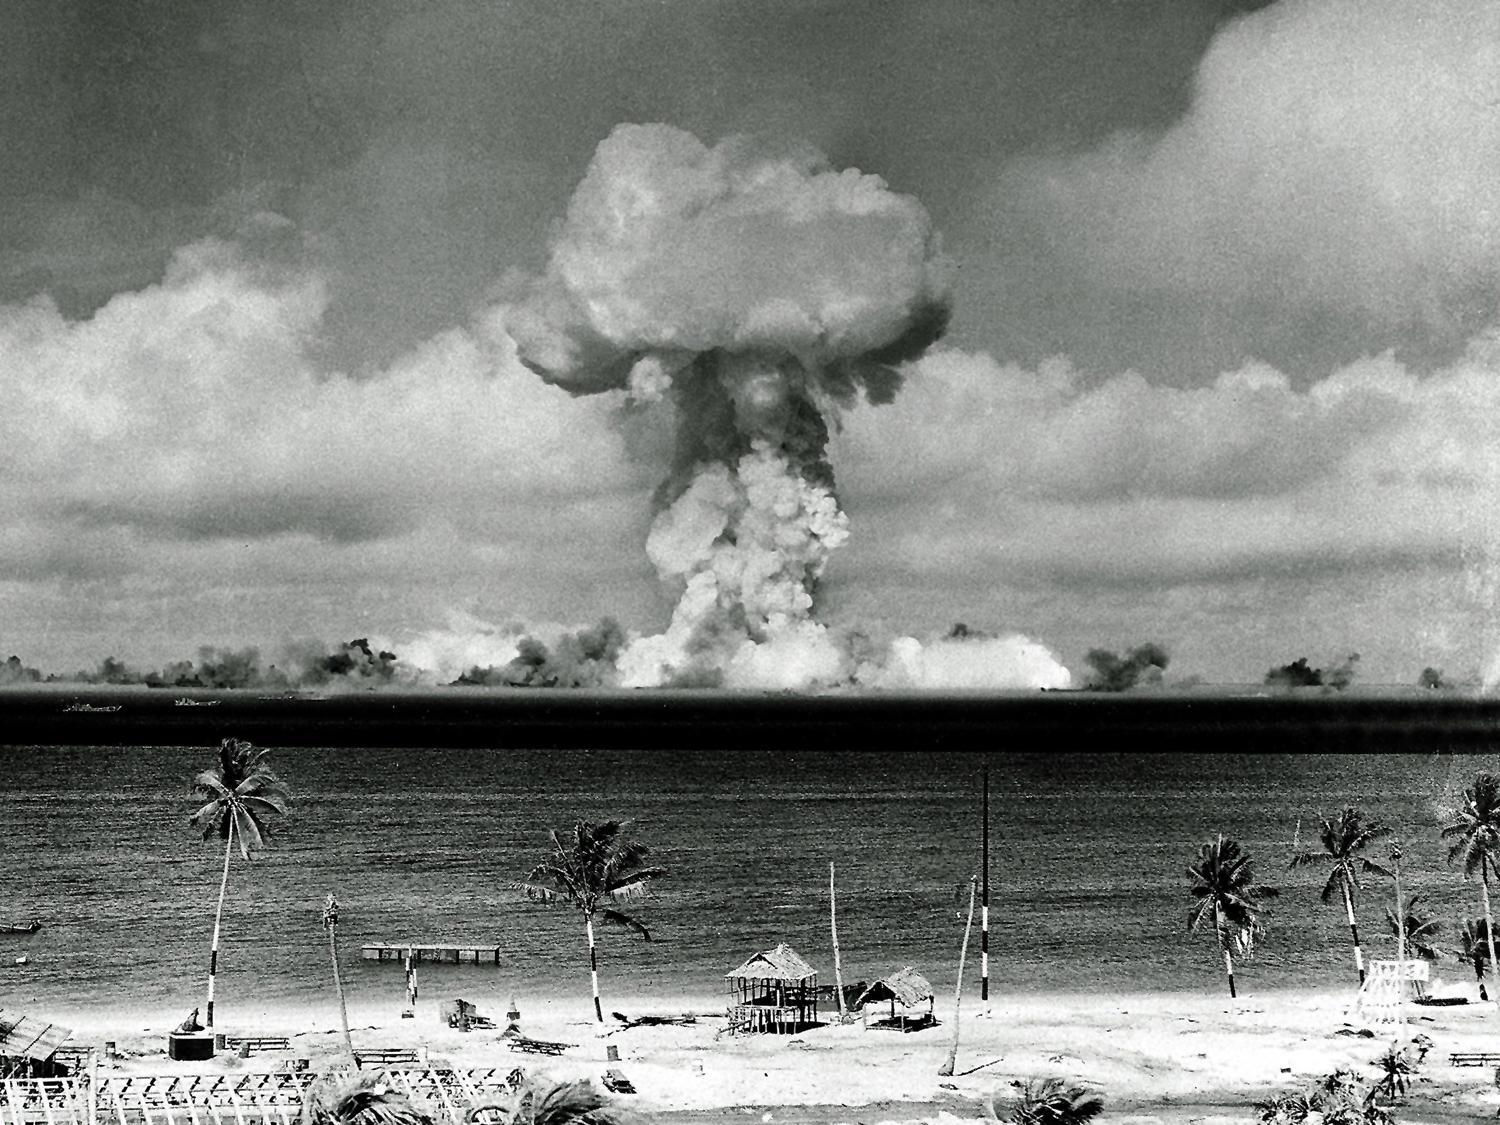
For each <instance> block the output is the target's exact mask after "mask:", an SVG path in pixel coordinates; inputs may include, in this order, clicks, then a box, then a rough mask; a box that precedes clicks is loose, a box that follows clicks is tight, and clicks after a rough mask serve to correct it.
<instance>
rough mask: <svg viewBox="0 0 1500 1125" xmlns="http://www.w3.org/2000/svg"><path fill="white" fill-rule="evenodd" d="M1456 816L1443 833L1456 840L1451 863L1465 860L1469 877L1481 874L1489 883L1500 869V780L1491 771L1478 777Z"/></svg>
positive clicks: (1466, 873)
mask: <svg viewBox="0 0 1500 1125" xmlns="http://www.w3.org/2000/svg"><path fill="white" fill-rule="evenodd" d="M1453 817H1454V819H1453V821H1452V823H1450V824H1447V825H1445V826H1444V827H1443V830H1442V833H1441V836H1442V838H1443V839H1444V840H1451V841H1452V843H1451V844H1450V845H1449V847H1448V862H1449V863H1450V864H1452V863H1458V862H1461V863H1462V865H1463V870H1464V874H1465V875H1466V876H1469V877H1470V878H1472V877H1473V876H1474V875H1476V874H1477V875H1478V876H1479V877H1480V878H1481V879H1483V880H1485V881H1486V882H1488V880H1489V877H1490V875H1491V874H1492V873H1497V872H1500V779H1496V778H1495V776H1494V775H1493V774H1488V773H1482V774H1480V775H1479V776H1478V777H1476V778H1475V779H1474V787H1473V788H1472V789H1469V790H1466V791H1465V792H1464V803H1463V805H1462V806H1461V807H1460V808H1459V809H1457V810H1456V811H1455V812H1454V814H1453Z"/></svg>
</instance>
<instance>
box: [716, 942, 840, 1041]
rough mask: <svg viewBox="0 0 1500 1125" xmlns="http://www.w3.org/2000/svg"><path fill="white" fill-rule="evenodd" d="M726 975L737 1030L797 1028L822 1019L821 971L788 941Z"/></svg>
mask: <svg viewBox="0 0 1500 1125" xmlns="http://www.w3.org/2000/svg"><path fill="white" fill-rule="evenodd" d="M724 977H725V979H726V980H728V981H729V1026H730V1028H731V1029H732V1030H734V1031H773V1032H782V1033H787V1032H797V1031H801V1030H803V1029H804V1028H807V1027H812V1026H814V1025H816V1024H817V1022H818V971H817V970H816V969H814V968H813V967H812V966H811V965H809V964H808V963H807V962H806V961H804V960H802V958H801V957H799V956H797V951H796V950H794V949H793V948H792V947H791V946H789V945H787V944H786V943H784V942H783V943H782V944H781V945H778V946H777V947H776V948H775V949H769V950H767V951H765V952H764V953H757V954H756V955H755V956H754V957H751V958H750V959H749V960H748V961H746V962H745V963H744V964H743V965H741V966H740V967H739V968H738V969H733V970H731V971H730V972H727V973H725V974H724Z"/></svg>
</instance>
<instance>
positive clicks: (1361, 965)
mask: <svg viewBox="0 0 1500 1125" xmlns="http://www.w3.org/2000/svg"><path fill="white" fill-rule="evenodd" d="M1344 912H1345V913H1346V914H1347V915H1348V916H1349V933H1350V935H1351V936H1352V937H1353V938H1354V967H1355V968H1356V969H1358V970H1359V983H1360V986H1361V987H1363V986H1364V983H1365V954H1364V951H1363V950H1362V949H1360V947H1359V924H1358V923H1357V922H1355V920H1354V899H1353V898H1351V897H1350V896H1349V884H1348V883H1347V882H1346V883H1345V884H1344Z"/></svg>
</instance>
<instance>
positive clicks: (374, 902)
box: [0, 747, 1500, 1012]
mask: <svg viewBox="0 0 1500 1125" xmlns="http://www.w3.org/2000/svg"><path fill="white" fill-rule="evenodd" d="M269 760H270V761H271V762H272V763H273V764H274V765H275V767H276V768H277V770H278V772H280V773H281V775H282V776H283V777H284V779H285V780H286V781H287V783H288V784H289V786H290V787H291V789H292V792H293V794H294V806H293V816H292V817H291V818H290V820H289V822H288V823H286V824H285V825H284V826H282V827H281V828H280V830H279V831H277V832H276V835H275V838H274V840H273V843H272V846H271V847H270V848H269V849H268V850H267V851H266V852H264V853H263V854H262V855H261V856H260V857H259V858H257V859H256V860H254V861H253V862H251V863H245V862H243V861H242V860H240V858H239V857H238V855H237V854H236V857H235V860H234V863H233V866H232V869H231V873H230V886H229V898H228V901H227V904H226V907H225V912H224V937H223V941H222V953H221V965H220V977H219V997H220V1004H221V1007H223V1008H224V1009H225V1010H226V1011H227V1010H228V1009H230V1008H232V1007H233V1006H234V1005H235V1004H237V1003H244V1002H245V1001H246V1000H247V999H248V998H251V997H253V998H254V999H255V1000H256V1002H257V1003H272V1004H274V1003H280V1002H307V1001H309V1000H316V999H317V998H319V997H321V996H322V995H323V994H324V993H325V992H327V991H328V990H329V984H328V981H329V971H328V966H329V962H328V946H327V938H326V934H325V931H324V930H323V928H322V926H321V923H320V916H321V909H322V902H323V897H324V895H325V894H326V893H327V892H328V891H334V892H335V893H336V894H337V896H338V899H339V903H340V907H341V925H340V928H339V937H340V942H341V945H342V954H343V956H342V958H341V959H342V962H343V969H344V972H345V975H346V979H347V981H348V982H349V985H350V987H351V989H352V990H353V991H354V992H355V993H356V994H358V995H360V996H362V997H363V998H364V999H377V998H380V997H387V996H388V997H390V998H391V1001H392V1003H397V1002H399V998H400V996H401V993H402V987H403V979H402V973H401V968H400V966H399V965H397V964H394V963H380V964H377V963H372V962H364V961H362V960H360V958H359V946H360V944H361V943H362V942H364V941H382V940H384V941H416V942H440V941H453V942H474V943H484V944H495V945H499V946H500V948H501V950H502V963H501V965H500V966H498V967H496V966H483V967H477V968H476V967H458V966H437V965H434V966H426V965H424V966H423V967H422V970H421V983H422V987H423V995H424V998H427V997H434V996H459V995H465V994H466V993H467V994H473V993H475V992H478V991H482V992H484V993H491V992H498V993H501V994H508V993H514V994H515V995H517V996H518V997H521V998H524V997H526V996H527V995H528V994H532V995H536V994H550V993H574V992H576V993H577V994H579V996H581V997H582V996H586V995H587V989H588V980H587V953H586V949H585V946H584V939H583V933H582V925H581V923H580V922H579V919H578V915H577V914H576V912H574V911H572V910H571V909H570V908H567V907H564V906H561V905H559V906H553V907H546V906H542V905H537V904H532V903H528V902H525V901H524V900H522V899H521V897H520V896H519V895H518V894H516V893H515V892H514V891H512V890H509V889H508V888H507V884H508V883H510V882H512V881H514V880H516V879H518V878H520V877H521V876H522V875H523V874H524V873H525V871H526V870H527V868H528V866H529V865H530V864H531V863H533V862H535V861H536V860H537V859H539V858H541V856H542V855H543V854H544V853H545V851H546V850H547V847H548V843H549V842H548V838H547V830H548V829H549V828H559V829H566V828H567V827H568V826H569V825H570V824H571V823H572V822H573V821H574V820H575V819H576V818H579V817H583V818H588V819H595V820H597V819H604V818H608V817H620V818H629V819H631V820H632V821H633V822H634V830H635V834H636V835H637V836H638V837H639V838H640V839H641V840H643V841H644V842H646V843H648V844H649V845H650V846H651V847H652V850H653V859H654V860H655V861H657V862H660V863H662V864H664V865H665V866H667V867H668V868H669V869H670V871H671V874H670V876H669V877H668V878H666V879H663V880H662V881H660V883H659V884H657V887H658V889H657V891H656V893H655V894H654V895H653V896H652V898H651V899H650V900H648V901H647V902H646V903H645V904H643V905H642V906H641V907H640V908H639V914H640V916H641V917H642V918H643V919H644V920H646V921H647V922H648V924H649V925H650V926H651V929H652V932H653V937H654V939H655V940H653V941H652V942H650V943H645V942H642V941H640V940H639V939H637V938H634V937H632V936H630V935H628V934H626V933H625V932H623V931H620V930H612V929H609V928H604V929H601V933H600V940H601V948H600V964H601V982H602V988H603V991H604V1000H605V1006H606V1010H609V1009H610V1008H611V1007H614V1008H617V1009H623V1010H630V1007H631V1004H632V1002H633V1003H634V1004H635V1005H636V1006H637V1009H638V1006H639V1004H640V1003H642V1002H643V1001H644V999H645V998H648V997H651V996H653V995H654V996H664V997H665V996H684V995H685V996H698V997H714V996H718V995H720V994H721V993H722V990H723V987H724V982H723V975H724V973H725V972H726V971H727V970H729V969H730V968H732V967H734V966H735V965H737V964H739V963H740V962H741V961H742V960H743V959H744V958H745V957H746V956H748V955H749V954H750V953H752V952H754V951H756V950H759V949H765V948H769V947H770V946H773V945H775V944H776V943H777V942H779V941H786V942H789V943H790V944H791V945H792V946H793V947H795V948H796V949H797V950H798V952H799V953H801V954H802V955H803V956H804V957H805V958H806V959H807V960H808V961H809V962H810V963H812V964H813V965H814V967H816V968H817V969H818V970H819V972H820V979H821V980H823V981H825V982H831V981H832V979H833V962H832V953H831V948H830V945H829V937H828V899H827V890H828V882H827V881H828V863H829V861H830V860H831V861H833V862H834V863H835V864H836V865H837V875H838V891H839V937H840V944H841V947H842V954H843V971H844V979H845V980H846V981H851V982H852V981H854V980H859V979H874V978H875V977H876V976H879V975H882V974H884V973H886V972H889V971H890V970H893V969H896V968H900V967H902V966H904V965H913V966H916V967H917V968H918V970H919V971H922V972H924V973H925V974H926V975H927V976H928V977H929V979H931V980H932V981H933V984H934V986H935V987H936V988H937V990H938V992H939V995H940V996H941V995H943V994H945V993H950V992H951V989H952V987H953V984H952V982H953V980H954V976H955V973H956V970H957V962H958V953H959V945H960V941H961V939H962V936H963V910H964V908H965V906H966V905H967V897H966V896H967V891H966V882H965V881H966V880H967V879H968V878H969V876H970V875H973V874H977V873H978V870H979V854H980V848H979V815H980V784H979V776H980V775H979V758H978V757H977V756H975V755H965V754H947V755H943V754H916V753H911V754H903V753H873V752H866V753H836V752H827V753H805V752H796V753H791V752H786V753H778V752H764V753H754V752H745V751H734V752H727V751H726V752H714V751H712V750H704V751H701V752H697V753H682V752H665V751H660V752H625V751H611V752H603V751H596V752H589V751H556V750H548V751H545V752H541V751H537V752H528V751H517V750H490V751H485V750H472V749H470V750H437V749H434V750H422V751H413V750H399V749H347V748H343V749H332V748H328V749H301V748H284V749H279V750H276V751H274V752H273V754H272V756H271V758H270V759H269ZM989 760H990V765H991V825H992V827H991V886H992V890H991V896H992V932H991V939H990V944H991V987H992V991H993V992H994V993H996V994H1000V995H1003V994H1004V993H1005V992H1007V991H1024V992H1043V991H1090V990H1100V989H1103V990H1111V991H1138V990H1144V989H1168V990H1174V989H1188V990H1211V989H1223V987H1224V984H1223V978H1222V963H1221V960H1220V958H1219V957H1218V956H1217V954H1216V952H1215V950H1214V947H1213V943H1212V939H1211V937H1210V936H1209V935H1207V934H1202V933H1200V934H1188V933H1187V932H1186V929H1185V919H1186V915H1187V908H1188V905H1189V898H1188V895H1187V889H1186V888H1187V879H1186V876H1185V874H1184V868H1185V866H1186V865H1187V863H1188V862H1189V861H1190V859H1191V858H1192V857H1193V856H1194V854H1195V853H1196V850H1197V847H1198V845H1199V844H1200V843H1201V842H1202V841H1204V840H1205V839H1208V838H1210V837H1212V836H1213V834H1214V833H1215V832H1218V831H1223V832H1225V833H1227V834H1231V835H1233V836H1235V837H1237V838H1239V839H1240V840H1241V842H1242V844H1243V845H1244V846H1245V847H1246V848H1247V849H1248V850H1249V852H1250V853H1251V855H1252V856H1253V857H1254V859H1255V860H1256V869H1257V873H1258V875H1259V876H1260V879H1261V880H1262V881H1264V882H1268V883H1271V884H1273V885H1276V886H1279V887H1281V888H1282V896H1281V897H1280V898H1279V899H1278V900H1276V901H1275V903H1274V905H1273V908H1272V911H1271V913H1270V915H1269V929H1268V933H1267V934H1266V936H1265V938H1264V940H1263V941H1262V943H1261V946H1260V949H1259V952H1258V954H1257V956H1256V957H1255V959H1254V960H1253V961H1251V962H1248V963H1245V964H1244V965H1242V966H1241V968H1240V982H1241V987H1242V990H1243V991H1244V992H1245V993H1247V994H1248V993H1253V991H1254V990H1256V989H1278V990H1279V989H1284V988H1302V987H1315V988H1327V987H1330V986H1338V985H1341V984H1346V983H1352V981H1353V967H1352V964H1351V954H1350V951H1349V947H1348V938H1347V927H1346V926H1345V923H1344V918H1343V911H1342V909H1341V908H1340V907H1337V906H1328V905H1323V904H1321V903H1320V902H1319V900H1318V892H1319V889H1320V887H1321V884H1322V878H1323V876H1322V875H1321V874H1319V873H1317V872H1316V871H1315V870H1313V869H1300V870H1298V871H1294V872H1288V871H1287V870H1286V867H1287V859H1288V857H1289V855H1290V853H1291V845H1292V838H1293V835H1294V833H1295V832H1296V831H1297V827H1298V822H1299V819H1300V822H1301V838H1302V841H1303V843H1304V845H1313V846H1315V845H1316V840H1315V837H1316V832H1317V827H1318V825H1317V821H1318V820H1319V819H1321V818H1322V817H1325V816H1328V815H1330V814H1332V813H1333V812H1334V811H1336V810H1337V809H1338V808H1340V807H1341V806H1342V805H1344V804H1348V803H1354V804H1358V805H1359V806H1360V807H1361V808H1362V809H1364V810H1365V812H1366V813H1367V814H1368V815H1370V816H1373V817H1376V818H1379V819H1381V820H1384V821H1387V822H1389V823H1391V824H1392V825H1395V826H1397V827H1398V828H1399V830H1400V831H1401V833H1402V836H1403V843H1404V857H1405V858H1404V863H1403V872H1404V878H1403V885H1404V889H1405V891H1406V893H1407V894H1408V895H1410V894H1412V893H1417V894H1420V896H1421V899H1422V902H1423V903H1424V904H1425V905H1427V906H1429V907H1431V908H1432V909H1433V910H1434V911H1435V912H1436V914H1437V915H1438V917H1440V918H1441V919H1443V920H1444V922H1445V931H1446V934H1447V935H1448V937H1449V939H1450V940H1451V938H1452V933H1453V930H1454V928H1455V921H1454V920H1455V919H1457V918H1458V917H1460V916H1461V914H1463V913H1468V914H1470V915H1476V914H1478V912H1479V906H1478V898H1479V895H1478V888H1477V886H1476V885H1475V884H1474V883H1472V882H1466V881H1465V880H1464V879H1463V878H1462V876H1461V875H1460V874H1459V873H1458V872H1455V871H1453V870H1451V869H1449V868H1448V866H1447V864H1446V862H1445V861H1444V858H1443V856H1444V850H1443V848H1442V845H1440V843H1439V842H1438V839H1437V832H1438V824H1439V822H1440V820H1441V819H1442V817H1443V813H1442V811H1441V810H1442V809H1443V807H1444V806H1445V805H1451V803H1452V802H1453V800H1454V794H1455V791H1456V790H1461V789H1462V788H1463V786H1464V785H1465V784H1467V783H1469V782H1470V781H1471V780H1472V778H1473V776H1474V774H1475V773H1476V772H1477V771H1478V770H1480V769H1489V770H1492V771H1493V770H1500V756H1496V755H1474V756H1464V755H1460V756H1457V757H1456V758H1455V757H1454V756H1453V755H1450V754H1442V755H1436V754H1433V753H1420V752H1418V753H1411V754H1378V755H1309V754H1297V755H1289V754H1264V755H1247V756H1229V755H1215V754H1202V755H1181V754H1171V755H1165V754H1164V755H1141V754H1129V755H1111V754H1107V753H1095V754H1078V755H1070V754H1062V753H1057V754H1047V753H1037V754H1008V753H1000V752H995V753H992V754H991V755H990V759H989ZM211 761H212V755H211V752H208V751H205V750H203V749H201V748H199V749H190V748H182V747H157V748H153V747H142V748H91V747H22V748H5V749H0V771H3V784H0V866H3V869H4V871H5V872H6V877H5V888H6V890H5V898H4V900H3V902H0V922H7V921H17V922H19V921H24V920H26V919H28V918H30V917H32V916H35V917H37V918H40V919H41V920H42V921H43V923H44V926H45V928H44V929H43V930H41V931H40V932H39V933H37V934H35V935H33V936H30V937H23V936H15V937H3V938H0V943H3V945H0V1008H6V1009H11V1010H20V1009H33V1010H39V1011H45V1009H46V1008H47V1007H48V1006H49V1005H52V1006H65V1007H76V1006H80V1005H87V1004H90V1003H97V1004H103V1005H107V1006H110V1007H122V1006H134V1005H139V1006H140V1007H142V1008H161V1007H176V1008H180V1009H181V1010H183V1011H184V1012H186V1011H187V1010H188V1009H190V1008H191V1007H193V1006H194V1005H196V1004H201V1002H202V994H203V991H204V977H205V970H206V963H207V949H208V942H209V933H210V930H211V928H212V924H213V907H214V897H215V894H216V893H217V888H218V876H219V870H220V863H221V860H222V854H223V853H222V850H221V848H220V846H218V844H217V843H216V842H204V841H202V840H201V839H199V837H198V835H197V834H196V833H195V832H193V831H192V830H190V829H189V828H188V826H187V824H186V819H187V816H188V814H189V813H190V812H191V810H192V808H193V803H192V802H191V801H190V800H189V799H188V797H187V789H188V783H189V780H190V778H191V777H192V775H193V774H194V773H195V772H196V771H197V770H199V769H202V768H204V767H206V766H208V765H210V764H211ZM1384 850H1385V849H1384V845H1380V846H1379V851H1378V853H1377V854H1376V858H1379V859H1382V860H1383V859H1384ZM959 892H962V895H960V893H959ZM1392 901H1393V896H1392V890H1391V886H1390V883H1389V881H1387V880H1379V879H1375V880H1372V881H1371V883H1370V886H1369V889H1368V890H1367V892H1366V896H1365V900H1364V902H1363V904H1362V907H1361V921H1362V930H1363V933H1364V934H1366V935H1367V939H1366V940H1367V942H1368V945H1369V947H1370V948H1371V950H1372V953H1373V954H1374V955H1380V953H1381V952H1382V951H1389V950H1390V949H1391V948H1392V944H1393V943H1392V942H1391V940H1390V939H1389V937H1388V935H1387V932H1386V928H1385V924H1384V917H1383V914H1384V907H1385V906H1386V905H1387V904H1388V903H1390V902H1392ZM977 950H978V926H977V921H976V927H975V935H974V939H973V945H972V946H971V957H970V961H969V968H968V976H967V979H968V980H969V982H970V984H971V985H973V986H977V978H978V958H977ZM21 953H25V954H27V955H28V960H29V963H28V964H27V965H25V966H14V965H13V964H12V962H13V960H14V956H15V955H19V954H21ZM1439 971H1440V972H1441V973H1442V975H1443V976H1445V977H1448V978H1451V979H1455V980H1465V979H1470V980H1471V979H1472V970H1470V969H1468V968H1467V967H1465V966H1463V965H1460V964H1458V963H1457V962H1456V961H1451V960H1450V961H1449V962H1447V963H1446V964H1445V965H1444V966H1442V967H1440V970H1439ZM1346 978H1347V979H1346ZM976 994H977V993H976Z"/></svg>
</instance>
